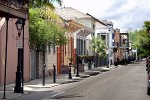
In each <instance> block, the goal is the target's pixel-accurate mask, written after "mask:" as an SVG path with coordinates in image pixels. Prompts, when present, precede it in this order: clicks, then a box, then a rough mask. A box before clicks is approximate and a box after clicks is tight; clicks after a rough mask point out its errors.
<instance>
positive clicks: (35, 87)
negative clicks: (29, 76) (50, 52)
mask: <svg viewBox="0 0 150 100" xmlns="http://www.w3.org/2000/svg"><path fill="white" fill-rule="evenodd" d="M113 68H116V66H111V67H110V68H107V67H97V68H94V69H92V70H88V71H85V72H80V77H76V75H75V74H72V79H68V74H61V75H60V76H57V77H56V78H57V79H56V83H53V77H52V76H50V77H46V79H45V86H43V85H42V78H40V79H35V80H31V81H29V82H26V83H24V94H21V93H14V87H15V84H9V85H6V96H5V97H6V99H5V100H10V99H13V98H16V97H19V96H23V95H28V94H31V93H34V92H37V91H48V90H49V88H52V87H55V86H58V85H61V84H67V83H72V82H79V81H80V80H82V79H83V78H87V77H90V76H94V75H97V74H100V73H102V72H105V71H109V70H111V69H113ZM3 94H4V91H3V87H2V86H1V87H0V100H1V99H2V98H3Z"/></svg>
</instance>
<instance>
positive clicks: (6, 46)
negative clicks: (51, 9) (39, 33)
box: [0, 0, 129, 85]
mask: <svg viewBox="0 0 150 100" xmlns="http://www.w3.org/2000/svg"><path fill="white" fill-rule="evenodd" d="M4 1H5V0H0V84H1V85H2V84H3V83H4V80H5V78H6V83H14V82H15V79H16V72H18V70H22V71H23V72H22V74H23V75H22V76H23V77H24V81H29V80H31V79H36V78H39V77H41V76H42V71H43V62H42V60H41V59H42V58H43V57H42V54H39V56H37V53H36V51H34V50H31V49H30V48H29V27H28V26H29V23H28V17H27V15H28V10H27V8H28V7H25V6H28V2H25V1H26V0H25V1H24V2H23V3H22V5H24V7H25V8H19V7H20V6H19V7H18V8H17V7H16V5H18V4H17V1H13V4H14V5H15V8H13V7H14V6H11V7H10V5H12V4H11V3H8V2H7V3H6V2H4ZM27 1H28V0H27ZM14 2H15V3H16V4H15V3H14ZM1 5H2V6H1ZM55 12H56V14H58V15H59V16H60V17H61V18H62V19H63V20H64V23H65V26H64V27H65V28H67V32H66V33H65V35H66V36H67V37H68V39H69V41H68V43H67V44H65V45H62V46H55V45H48V46H47V50H46V68H45V73H46V75H52V74H53V65H55V66H56V70H57V74H58V75H59V74H63V73H67V72H68V65H69V63H72V65H73V68H77V64H78V68H79V71H86V70H90V69H92V68H94V67H101V66H111V65H114V64H116V62H122V61H123V60H125V59H128V58H129V57H128V55H129V37H128V33H120V30H119V29H114V28H113V23H112V22H111V21H107V20H99V19H97V18H95V17H93V16H92V15H90V14H84V13H82V12H80V11H78V10H76V9H74V8H71V7H64V8H57V9H56V11H55ZM18 18H22V19H24V21H25V23H24V24H23V25H24V26H23V31H21V35H19V34H18V30H17V28H16V21H17V20H18ZM92 37H101V38H102V39H103V40H105V41H106V46H107V50H106V53H107V59H105V58H103V57H94V52H93V50H92ZM20 38H22V39H23V40H22V41H23V46H20V44H19V43H22V42H19V39H20ZM20 48H21V50H23V51H22V52H24V55H23V57H22V56H21V58H20V52H21V50H20ZM81 55H86V56H89V57H91V58H90V59H89V60H86V59H82V58H81ZM19 59H21V60H19ZM18 60H19V61H21V63H22V64H23V65H22V66H23V67H22V68H21V69H19V65H18ZM37 62H39V63H38V64H39V65H37ZM37 66H38V67H37Z"/></svg>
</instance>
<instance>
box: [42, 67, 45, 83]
mask: <svg viewBox="0 0 150 100" xmlns="http://www.w3.org/2000/svg"><path fill="white" fill-rule="evenodd" d="M45 67H46V64H44V66H43V82H42V83H43V86H45Z"/></svg>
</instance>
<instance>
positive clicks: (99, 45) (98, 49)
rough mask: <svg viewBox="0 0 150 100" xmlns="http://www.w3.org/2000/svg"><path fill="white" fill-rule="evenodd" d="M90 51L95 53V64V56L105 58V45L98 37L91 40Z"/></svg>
mask: <svg viewBox="0 0 150 100" xmlns="http://www.w3.org/2000/svg"><path fill="white" fill-rule="evenodd" d="M92 50H93V51H94V53H95V64H96V58H97V56H99V57H104V58H106V43H105V41H104V40H102V39H101V38H100V37H97V38H95V37H93V38H92ZM95 66H96V65H95Z"/></svg>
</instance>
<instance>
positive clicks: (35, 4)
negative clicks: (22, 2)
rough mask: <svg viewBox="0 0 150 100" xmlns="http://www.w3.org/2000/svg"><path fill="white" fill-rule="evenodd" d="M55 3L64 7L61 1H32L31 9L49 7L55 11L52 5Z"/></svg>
mask: <svg viewBox="0 0 150 100" xmlns="http://www.w3.org/2000/svg"><path fill="white" fill-rule="evenodd" d="M53 2H57V3H58V4H59V5H60V6H61V5H62V1H61V0H31V2H30V7H38V8H39V7H43V6H47V7H50V8H52V9H54V8H55V7H54V6H53V4H52V3H53Z"/></svg>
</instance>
